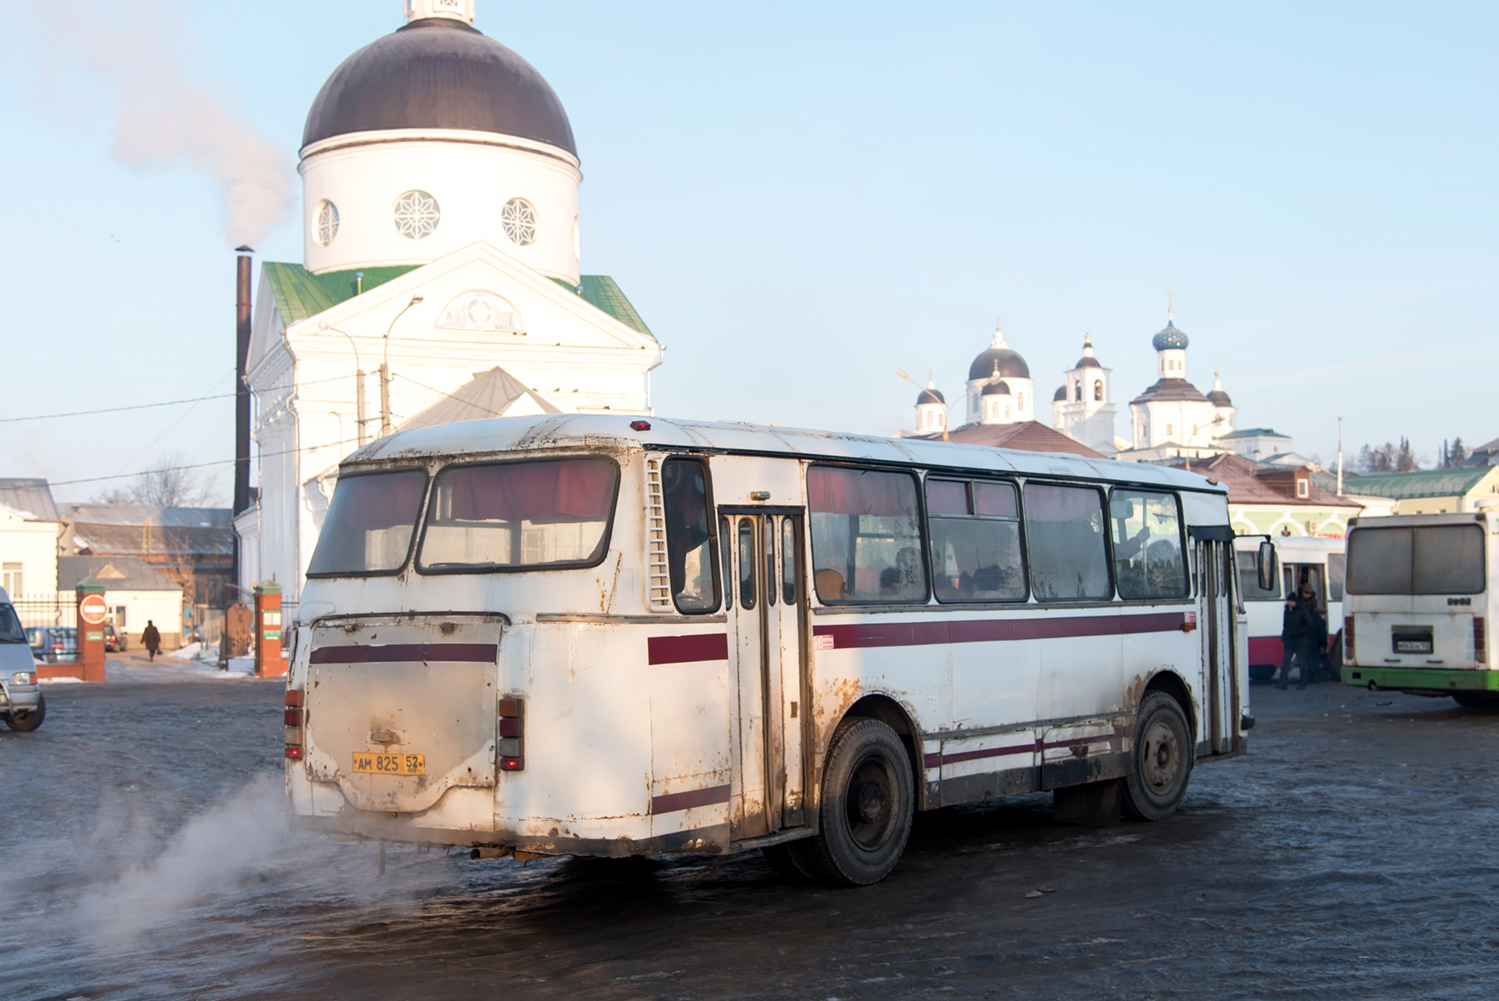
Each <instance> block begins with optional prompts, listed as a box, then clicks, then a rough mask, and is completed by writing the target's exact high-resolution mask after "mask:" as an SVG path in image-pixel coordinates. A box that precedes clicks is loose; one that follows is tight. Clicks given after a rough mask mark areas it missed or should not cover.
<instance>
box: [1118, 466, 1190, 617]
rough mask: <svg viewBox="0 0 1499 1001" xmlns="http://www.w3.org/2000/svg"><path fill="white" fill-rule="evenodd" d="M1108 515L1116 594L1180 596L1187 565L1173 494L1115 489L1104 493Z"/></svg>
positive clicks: (1126, 596)
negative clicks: (1117, 592)
mask: <svg viewBox="0 0 1499 1001" xmlns="http://www.w3.org/2000/svg"><path fill="white" fill-rule="evenodd" d="M1109 517H1110V520H1111V521H1112V522H1113V523H1114V579H1115V581H1116V582H1117V583H1118V586H1119V597H1121V598H1124V599H1125V600H1130V599H1136V600H1138V599H1145V600H1149V599H1152V598H1185V597H1186V596H1187V595H1188V593H1189V591H1188V588H1187V566H1186V561H1185V560H1184V559H1183V554H1182V538H1181V519H1180V518H1179V517H1178V516H1177V510H1176V497H1175V495H1173V494H1167V493H1158V492H1156V491H1152V490H1120V489H1116V490H1114V491H1113V492H1112V493H1111V494H1110V496H1109Z"/></svg>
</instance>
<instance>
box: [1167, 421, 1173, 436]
mask: <svg viewBox="0 0 1499 1001" xmlns="http://www.w3.org/2000/svg"><path fill="white" fill-rule="evenodd" d="M1171 428H1172V425H1170V424H1167V425H1166V437H1167V438H1170V437H1171V436H1172V435H1173V434H1174V433H1175V432H1174V431H1172V430H1171Z"/></svg>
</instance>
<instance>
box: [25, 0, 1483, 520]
mask: <svg viewBox="0 0 1499 1001" xmlns="http://www.w3.org/2000/svg"><path fill="white" fill-rule="evenodd" d="M6 7H7V9H8V11H9V17H8V18H7V27H6V29H5V33H4V35H3V36H0V87H3V88H4V92H5V93H6V94H7V95H8V97H7V100H6V101H5V104H4V108H5V110H4V112H3V114H4V119H3V125H4V131H5V135H6V136H7V137H8V141H7V143H6V147H7V149H6V156H5V157H3V158H0V178H3V181H4V187H5V190H6V191H7V192H8V193H9V196H10V197H9V198H8V200H7V201H8V204H9V205H10V212H11V217H10V222H9V224H8V226H7V227H6V229H7V236H8V238H7V239H6V240H5V241H4V244H3V249H0V264H3V267H0V281H3V287H0V292H3V301H4V302H5V305H6V318H5V323H4V333H3V335H0V336H3V353H4V357H5V360H6V364H5V366H4V368H3V371H4V386H3V390H0V418H6V417H18V416H27V415H33V414H46V413H55V412H59V411H72V410H83V409H90V408H94V407H111V406H120V405H128V404H134V403H147V402H155V401H159V400H170V399H176V398H180V397H185V396H198V395H206V394H209V393H214V392H219V393H222V392H228V391H230V389H231V388H232V374H231V370H232V365H233V350H234V348H233V345H234V338H233V334H234V331H233V291H234V290H233V271H234V267H233V259H232V254H231V252H230V245H229V244H228V243H227V242H226V238H225V234H224V226H225V219H226V210H225V208H224V204H223V198H222V195H221V193H220V191H219V190H218V188H217V187H216V185H215V184H214V182H213V180H212V179H211V178H210V177H209V176H207V174H206V173H204V172H202V171H200V170H196V169H194V168H193V167H191V166H190V165H189V164H187V163H185V162H184V161H182V160H180V159H177V160H172V161H168V162H158V163H154V164H149V165H141V164H139V163H127V162H124V161H123V159H122V158H121V157H118V156H116V155H115V153H114V152H112V150H113V149H114V144H115V131H116V127H115V124H114V120H115V102H116V97H117V94H118V86H117V83H118V80H119V78H120V77H119V73H117V72H116V73H110V72H104V73H101V72H99V71H98V70H97V69H96V68H93V66H96V65H98V58H99V57H97V56H96V57H95V60H94V63H93V64H91V62H90V59H89V58H87V55H86V53H85V52H84V51H83V49H84V48H86V46H82V45H81V44H80V43H79V41H78V39H79V38H80V37H86V38H90V39H95V40H97V39H98V38H99V37H100V34H101V32H102V33H103V34H104V37H106V38H107V37H108V33H109V32H118V31H120V30H122V29H123V30H125V31H127V32H128V31H130V30H140V29H142V28H150V29H151V30H153V31H155V32H157V33H158V34H159V35H160V36H161V38H160V41H159V44H160V45H161V46H162V47H163V50H164V51H165V52H167V53H169V54H170V57H171V59H173V60H175V61H176V62H177V64H178V66H177V72H179V73H180V80H181V82H183V83H185V84H186V85H188V86H192V87H199V88H202V89H203V90H204V91H205V92H206V93H208V94H210V95H212V96H213V97H215V98H217V99H218V100H219V101H221V102H222V103H223V104H224V105H225V106H226V107H227V108H228V109H229V111H230V113H231V114H232V115H233V116H235V117H237V118H239V119H241V120H243V121H244V122H246V123H247V124H248V125H249V126H250V127H251V128H253V130H255V131H256V132H258V133H259V134H260V135H261V136H262V137H263V138H264V139H265V140H266V141H267V142H268V143H269V144H271V146H272V147H274V148H275V149H277V150H278V151H279V152H280V153H281V154H282V155H283V157H284V161H285V163H286V164H287V165H288V166H290V165H293V164H294V163H295V157H296V150H297V146H298V144H299V140H300V136H301V129H302V124H303V120H304V117H305V115H306V111H307V108H308V105H309V104H310V102H311V100H312V98H313V96H314V95H315V94H316V92H317V90H318V88H319V87H320V86H321V84H322V82H323V80H324V79H325V78H326V77H327V75H328V74H329V73H330V72H331V71H332V70H333V69H334V67H336V66H337V65H338V63H339V62H340V61H341V60H342V59H343V58H344V57H345V56H347V55H348V54H350V53H351V52H353V51H354V50H355V49H357V48H358V47H360V46H361V45H364V44H366V43H367V42H369V41H371V40H373V39H374V38H376V37H377V36H379V35H381V34H383V33H386V32H389V31H391V30H394V29H395V28H396V27H398V26H399V25H400V24H401V23H402V16H401V13H402V4H401V0H363V2H357V3H355V2H346V3H306V2H292V0H261V2H257V3H253V4H251V3H242V4H218V3H215V4H201V3H186V2H172V0H159V2H155V3H146V2H141V0H133V2H126V0H99V2H98V3H92V4H89V5H86V6H79V7H76V8H74V11H75V12H74V13H73V14H70V15H68V17H69V19H70V22H71V23H63V24H58V23H52V22H48V23H41V22H40V21H39V18H40V17H42V16H43V15H41V14H39V13H38V11H40V10H42V9H43V8H41V7H40V6H38V5H33V4H22V3H20V2H18V0H8V2H7V3H6ZM90 18H92V19H93V20H89V19H90ZM476 26H477V27H478V28H480V29H481V30H483V31H484V32H485V33H486V34H489V35H491V36H492V37H495V38H497V39H499V40H500V41H502V42H504V43H505V44H506V45H508V46H510V47H511V48H513V49H515V50H516V51H517V52H519V53H520V54H521V55H523V56H524V57H525V58H527V59H528V60H530V61H531V62H532V63H533V64H534V65H535V66H536V67H537V68H538V69H539V70H540V71H541V72H542V74H543V75H544V76H545V77H546V78H547V79H548V80H549V81H550V82H551V84H552V86H553V88H554V89H555V90H556V91H557V93H558V95H559V96H560V97H561V99H562V102H563V104H564V106H565V107H566V108H567V111H568V114H569V116H570V118H571V120H572V125H573V131H574V133H575V135H576V136H577V141H578V149H579V153H580V156H581V158H582V162H583V171H584V184H583V189H582V191H583V195H582V197H583V203H582V209H581V215H582V227H583V228H582V232H583V270H584V271H585V272H588V273H601V274H610V275H613V276H614V277H615V278H616V279H618V281H619V282H620V283H621V285H622V286H623V287H624V289H625V290H626V292H627V293H628V294H629V296H630V297H631V299H632V301H633V302H634V303H635V305H636V307H637V308H638V309H639V310H640V312H641V313H642V315H643V316H644V317H645V318H646V321H647V322H648V323H649V324H650V325H651V328H652V329H653V330H654V331H655V332H656V334H657V336H658V337H659V338H660V339H661V340H662V342H663V343H664V344H666V346H667V352H666V361H665V363H664V364H663V365H662V367H661V368H659V369H658V370H657V371H656V373H655V376H654V393H655V400H656V404H657V412H658V413H660V414H663V415H681V416H692V417H704V418H729V419H744V420H755V421H771V422H776V423H785V424H803V425H810V426H818V427H829V428H837V429H849V430H860V431H869V432H877V433H889V432H892V431H894V430H895V429H896V428H899V427H904V426H907V425H909V424H911V423H913V421H914V412H913V410H912V404H913V402H914V400H915V396H916V390H915V388H914V387H912V386H910V385H909V384H907V383H905V382H902V381H901V380H899V379H898V378H897V377H896V375H895V370H896V369H899V368H904V369H906V370H907V371H909V372H911V373H913V374H917V375H919V376H920V377H922V378H923V379H924V377H925V375H926V373H927V371H928V370H929V369H930V370H932V371H933V373H934V374H935V377H936V381H937V385H938V387H939V388H941V389H942V390H944V391H945V392H946V393H948V395H949V398H950V399H951V398H952V397H953V396H954V395H956V394H957V393H959V392H961V381H962V379H963V378H964V377H965V375H966V371H967V365H968V362H969V361H970V359H971V358H972V357H973V356H974V355H975V354H977V353H978V352H979V351H980V350H982V349H983V348H984V347H985V346H986V344H987V342H988V339H989V336H990V334H991V333H992V330H993V325H994V320H995V318H996V317H999V318H1001V319H1002V321H1003V324H1004V328H1005V332H1006V335H1007V337H1008V338H1009V341H1010V344H1011V345H1012V346H1013V347H1014V348H1015V349H1016V350H1018V351H1020V353H1021V354H1023V355H1024V356H1025V358H1026V359H1027V361H1028V362H1029V364H1030V368H1031V373H1032V375H1033V377H1034V378H1035V380H1036V384H1037V385H1036V388H1037V391H1038V395H1039V397H1040V399H1041V400H1042V401H1047V400H1049V399H1050V397H1051V392H1052V390H1053V389H1055V387H1056V386H1057V385H1058V384H1059V383H1060V381H1061V373H1062V370H1063V369H1065V368H1066V367H1068V366H1070V365H1071V364H1072V363H1073V361H1074V360H1075V359H1076V358H1077V356H1078V354H1079V348H1080V346H1081V343H1082V337H1083V331H1084V328H1085V327H1087V328H1089V329H1091V331H1092V333H1093V339H1094V343H1095V345H1096V346H1097V350H1098V355H1099V358H1100V360H1101V361H1102V362H1103V363H1104V364H1105V365H1107V366H1109V367H1112V368H1113V369H1114V385H1115V392H1114V395H1115V399H1116V401H1117V402H1118V404H1119V407H1120V411H1121V415H1122V416H1124V417H1125V418H1126V419H1122V420H1121V421H1120V430H1121V431H1127V430H1128V421H1127V403H1128V400H1129V399H1130V398H1131V397H1132V396H1134V395H1136V394H1137V393H1139V392H1140V391H1141V390H1143V389H1144V388H1145V387H1146V386H1147V385H1148V384H1149V383H1150V382H1151V381H1153V378H1154V365H1155V357H1154V353H1153V352H1152V351H1151V349H1150V344H1149V341H1150V337H1151V335H1153V334H1154V333H1155V331H1157V330H1158V329H1160V327H1161V326H1163V325H1164V322H1165V319H1166V316H1165V314H1166V299H1165V296H1164V293H1165V291H1166V288H1167V286H1168V285H1171V286H1173V287H1174V288H1175V289H1176V292H1177V293H1178V295H1177V298H1176V321H1177V324H1178V326H1180V327H1181V328H1182V329H1183V330H1185V331H1186V332H1187V333H1188V334H1189V336H1190V337H1191V340H1192V346H1191V350H1190V351H1189V352H1188V377H1189V378H1191V379H1192V380H1193V381H1194V382H1195V383H1196V384H1197V385H1198V387H1199V388H1202V389H1204V390H1205V389H1207V388H1208V386H1209V385H1211V382H1212V373H1213V369H1214V368H1215V367H1218V368H1221V369H1222V371H1223V378H1224V386H1225V388H1226V389H1227V390H1228V391H1229V393H1230V394H1231V395H1232V396H1233V399H1234V402H1235V403H1236V404H1237V405H1238V407H1239V419H1240V424H1241V426H1246V427H1253V426H1268V427H1273V428H1275V429H1276V430H1278V431H1281V432H1284V433H1289V434H1291V435H1293V436H1294V438H1295V444H1296V447H1297V448H1298V450H1300V451H1303V452H1305V453H1308V454H1312V453H1315V454H1318V455H1320V456H1321V457H1322V458H1323V459H1324V460H1326V461H1328V462H1331V460H1332V458H1333V455H1334V452H1335V448H1336V444H1335V442H1336V434H1337V417H1338V416H1339V415H1342V416H1343V417H1344V418H1345V424H1344V440H1345V444H1346V445H1347V446H1348V447H1349V450H1350V451H1352V450H1356V449H1357V447H1358V446H1359V445H1360V444H1362V443H1364V442H1375V443H1378V442H1383V441H1385V440H1387V439H1392V438H1395V437H1397V436H1400V435H1407V436H1409V437H1410V439H1411V441H1412V444H1413V445H1414V447H1415V448H1416V450H1417V451H1418V453H1421V454H1422V455H1423V456H1424V457H1425V458H1426V459H1427V460H1430V459H1432V458H1434V457H1435V455H1436V452H1437V450H1438V448H1439V447H1440V444H1441V441H1442V439H1443V438H1444V437H1449V438H1450V437H1451V436H1453V435H1459V434H1460V435H1462V436H1463V438H1464V440H1465V441H1467V442H1469V443H1478V442H1482V441H1486V440H1488V439H1490V438H1493V437H1495V436H1499V418H1496V417H1495V416H1493V411H1492V408H1491V406H1490V401H1491V399H1492V392H1491V389H1490V384H1491V380H1492V375H1491V373H1492V372H1494V371H1495V368H1496V363H1499V339H1496V337H1495V336H1494V335H1495V329H1494V326H1495V289H1496V280H1495V279H1496V264H1499V249H1496V239H1495V234H1496V226H1495V223H1496V214H1499V213H1496V197H1495V181H1494V176H1495V173H1494V172H1495V164H1496V156H1495V152H1496V150H1495V146H1496V138H1495V137H1496V127H1495V126H1496V121H1495V110H1494V95H1495V94H1496V93H1499V79H1496V77H1499V71H1496V68H1495V67H1496V65H1499V59H1496V37H1499V35H1496V28H1499V7H1495V6H1494V5H1489V4H1445V5H1419V6H1418V5H1408V4H1401V5H1396V4H1381V3H1357V4H1355V3H1346V4H1321V5H1307V4H1301V3H1295V4H1290V3H1287V4H1266V5H1256V6H1253V7H1243V6H1235V5H1224V4H1187V3H1181V4H1149V5H1147V4H1135V5H1121V4H1089V3H1080V4H1067V5H1061V4H1035V3H976V4H956V3H954V4H922V5H917V4H909V5H892V4H882V3H857V4H854V3H848V4H844V3H838V4H833V3H823V4H819V3H802V4H779V3H768V4H759V5H755V6H753V7H744V6H737V7H735V6H729V5H705V4H677V5H670V6H665V5H659V6H652V5H641V4H619V3H608V4H605V3H594V2H580V3H573V4H570V5H568V6H567V7H565V8H558V7H556V6H555V5H548V4H522V3H515V2H500V0H478V20H477V22H476ZM104 62H105V63H107V62H108V59H107V57H104ZM154 62H161V64H162V65H163V66H164V67H165V68H164V69H163V72H166V71H167V70H170V68H171V67H170V60H161V61H154ZM141 139H142V137H141V136H140V135H139V134H137V135H135V136H134V137H133V140H134V141H135V142H136V143H137V144H138V143H139V142H140V141H141ZM146 139H147V140H149V136H147V137H146ZM299 213H300V205H296V206H295V207H294V213H293V219H294V220H295V219H297V218H299ZM257 250H259V251H260V252H261V254H262V256H263V257H264V258H266V259H271V260H299V259H300V257H301V236H300V228H299V225H298V223H297V222H295V221H291V222H286V223H282V224H280V225H277V226H275V227H273V228H272V229H271V230H270V232H269V233H268V234H267V236H266V238H265V239H263V240H262V241H261V242H260V244H259V245H258V246H257ZM1040 416H1042V417H1043V419H1049V409H1048V410H1046V412H1045V413H1043V414H1041V415H1040ZM232 442H233V410H232V404H231V402H230V401H227V400H226V401H212V402H209V403H204V404H200V405H198V406H197V407H196V408H194V409H193V410H191V411H186V408H182V407H174V408H165V409H160V410H146V411H138V412H135V413H130V414H121V415H111V416H107V417H104V418H96V419H78V418H71V419H61V420H51V421H45V422H25V423H0V475H5V476H24V475H38V476H47V477H50V478H51V479H53V480H54V481H65V480H72V479H77V478H83V477H93V476H102V475H109V474H113V473H116V472H121V471H125V472H129V471H133V470H136V469H139V468H142V467H144V466H145V465H147V464H149V463H150V462H152V461H154V460H157V459H160V458H161V457H163V456H167V455H174V454H175V455H180V456H182V457H183V458H184V459H186V460H187V461H192V462H209V461H213V460H217V459H224V458H228V457H229V456H230V455H232ZM218 475H219V487H220V495H221V497H222V498H223V499H224V501H225V502H227V496H228V492H229V490H228V488H229V485H230V483H229V477H228V473H227V471H226V470H225V469H224V468H223V467H221V468H220V470H219V474H218ZM100 486H101V485H100V484H80V485H76V486H59V487H57V489H56V494H57V496H58V497H59V498H60V499H84V498H86V497H88V496H91V495H92V494H94V493H95V492H96V491H97V490H98V489H99V488H100Z"/></svg>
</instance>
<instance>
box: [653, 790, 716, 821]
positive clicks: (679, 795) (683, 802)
mask: <svg viewBox="0 0 1499 1001" xmlns="http://www.w3.org/2000/svg"><path fill="white" fill-rule="evenodd" d="M728 801H729V787H728V786H727V785H721V786H709V787H708V788H707V789H693V790H690V791H688V792H673V793H667V794H666V795H665V796H652V797H651V813H652V814H658V813H672V812H675V811H677V810H690V809H692V808H693V807H695V806H712V805H713V804H715V803H727V802H728Z"/></svg>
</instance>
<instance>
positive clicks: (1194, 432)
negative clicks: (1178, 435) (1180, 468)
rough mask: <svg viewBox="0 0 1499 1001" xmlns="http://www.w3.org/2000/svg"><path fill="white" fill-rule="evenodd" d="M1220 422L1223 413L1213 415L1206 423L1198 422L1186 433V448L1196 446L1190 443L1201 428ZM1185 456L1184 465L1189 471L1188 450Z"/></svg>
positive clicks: (1189, 454)
mask: <svg viewBox="0 0 1499 1001" xmlns="http://www.w3.org/2000/svg"><path fill="white" fill-rule="evenodd" d="M1222 423H1223V415H1222V414H1218V415H1217V416H1216V417H1214V418H1213V419H1212V420H1210V421H1208V422H1207V423H1206V424H1199V425H1197V426H1196V427H1195V428H1193V429H1192V430H1191V432H1190V433H1189V434H1188V435H1187V448H1188V449H1192V448H1195V447H1197V446H1195V445H1193V444H1192V439H1193V438H1195V437H1197V432H1199V431H1201V430H1202V429H1203V428H1210V427H1212V426H1213V425H1214V424H1222ZM1185 458H1186V460H1187V467H1186V468H1187V472H1189V473H1190V472H1191V471H1192V455H1191V453H1190V451H1189V452H1188V454H1187V455H1186V456H1185Z"/></svg>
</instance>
